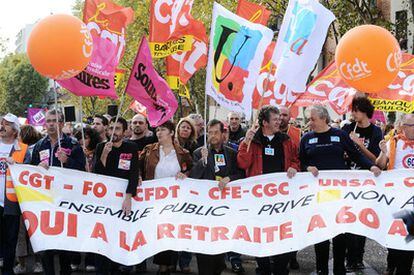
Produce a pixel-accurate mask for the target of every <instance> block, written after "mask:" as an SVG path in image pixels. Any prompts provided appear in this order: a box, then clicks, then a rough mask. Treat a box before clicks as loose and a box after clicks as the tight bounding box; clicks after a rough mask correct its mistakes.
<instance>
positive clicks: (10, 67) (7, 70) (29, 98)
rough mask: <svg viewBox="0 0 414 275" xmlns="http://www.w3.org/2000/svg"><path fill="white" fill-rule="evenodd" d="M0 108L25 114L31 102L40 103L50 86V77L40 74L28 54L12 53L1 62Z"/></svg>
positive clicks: (20, 114)
mask: <svg viewBox="0 0 414 275" xmlns="http://www.w3.org/2000/svg"><path fill="white" fill-rule="evenodd" d="M0 83H1V84H0V109H1V110H2V113H7V112H11V113H13V114H15V115H18V116H24V112H25V110H26V108H27V106H28V105H29V104H33V103H38V102H40V101H41V99H42V97H43V95H44V94H45V92H46V89H47V87H48V79H47V78H44V77H42V76H41V75H39V74H38V73H37V72H36V71H35V70H34V68H33V67H32V65H31V64H30V62H29V60H28V58H27V57H26V55H23V54H10V55H8V56H6V57H5V58H4V59H3V60H2V62H1V63H0Z"/></svg>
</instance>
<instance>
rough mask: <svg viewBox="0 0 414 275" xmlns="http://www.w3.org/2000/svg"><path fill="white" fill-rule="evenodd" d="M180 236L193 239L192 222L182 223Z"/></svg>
mask: <svg viewBox="0 0 414 275" xmlns="http://www.w3.org/2000/svg"><path fill="white" fill-rule="evenodd" d="M178 238H179V239H188V240H191V224H180V225H179V226H178Z"/></svg>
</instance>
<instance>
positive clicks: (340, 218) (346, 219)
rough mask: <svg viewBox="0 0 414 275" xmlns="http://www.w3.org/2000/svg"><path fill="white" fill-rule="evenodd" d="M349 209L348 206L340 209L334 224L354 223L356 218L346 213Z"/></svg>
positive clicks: (348, 212)
mask: <svg viewBox="0 0 414 275" xmlns="http://www.w3.org/2000/svg"><path fill="white" fill-rule="evenodd" d="M351 208H352V207H349V206H344V207H342V208H341V209H340V210H339V212H338V214H337V215H336V223H354V222H355V221H356V216H355V214H354V213H352V212H350V211H348V210H349V209H351Z"/></svg>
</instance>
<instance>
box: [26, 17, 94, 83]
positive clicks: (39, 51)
mask: <svg viewBox="0 0 414 275" xmlns="http://www.w3.org/2000/svg"><path fill="white" fill-rule="evenodd" d="M92 44H93V41H92V36H91V34H90V32H89V30H88V29H87V27H86V25H85V24H84V23H83V22H82V21H81V20H80V19H78V18H76V17H74V16H71V15H66V14H56V15H51V16H48V17H46V18H44V19H42V20H41V21H40V22H38V23H37V24H36V26H35V27H34V28H33V30H32V32H31V34H30V37H29V41H28V43H27V54H28V56H29V59H30V63H32V65H33V67H34V68H35V70H36V71H38V72H39V73H40V74H41V75H43V76H46V77H49V78H52V79H55V80H62V79H67V78H71V77H73V76H75V75H77V74H79V73H80V72H81V71H82V70H83V69H85V67H86V66H87V65H88V63H89V60H90V59H91V57H92V49H93V45H92Z"/></svg>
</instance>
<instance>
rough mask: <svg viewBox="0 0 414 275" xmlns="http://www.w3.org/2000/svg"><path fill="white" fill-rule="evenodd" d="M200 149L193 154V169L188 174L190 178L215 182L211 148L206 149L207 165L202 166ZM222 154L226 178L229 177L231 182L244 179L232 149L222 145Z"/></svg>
mask: <svg viewBox="0 0 414 275" xmlns="http://www.w3.org/2000/svg"><path fill="white" fill-rule="evenodd" d="M201 149H202V147H200V148H198V149H197V150H195V151H194V153H193V168H192V169H191V172H190V178H193V179H205V180H215V179H216V173H215V168H214V166H215V163H214V153H213V151H212V149H211V148H209V149H208V158H207V165H204V163H203V162H204V161H203V159H202V158H201ZM223 154H224V157H225V158H226V176H227V177H229V178H230V180H231V181H234V180H238V179H243V178H245V174H244V171H243V170H242V169H239V167H238V166H237V152H236V151H235V150H233V149H232V148H230V147H228V146H226V145H223Z"/></svg>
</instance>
